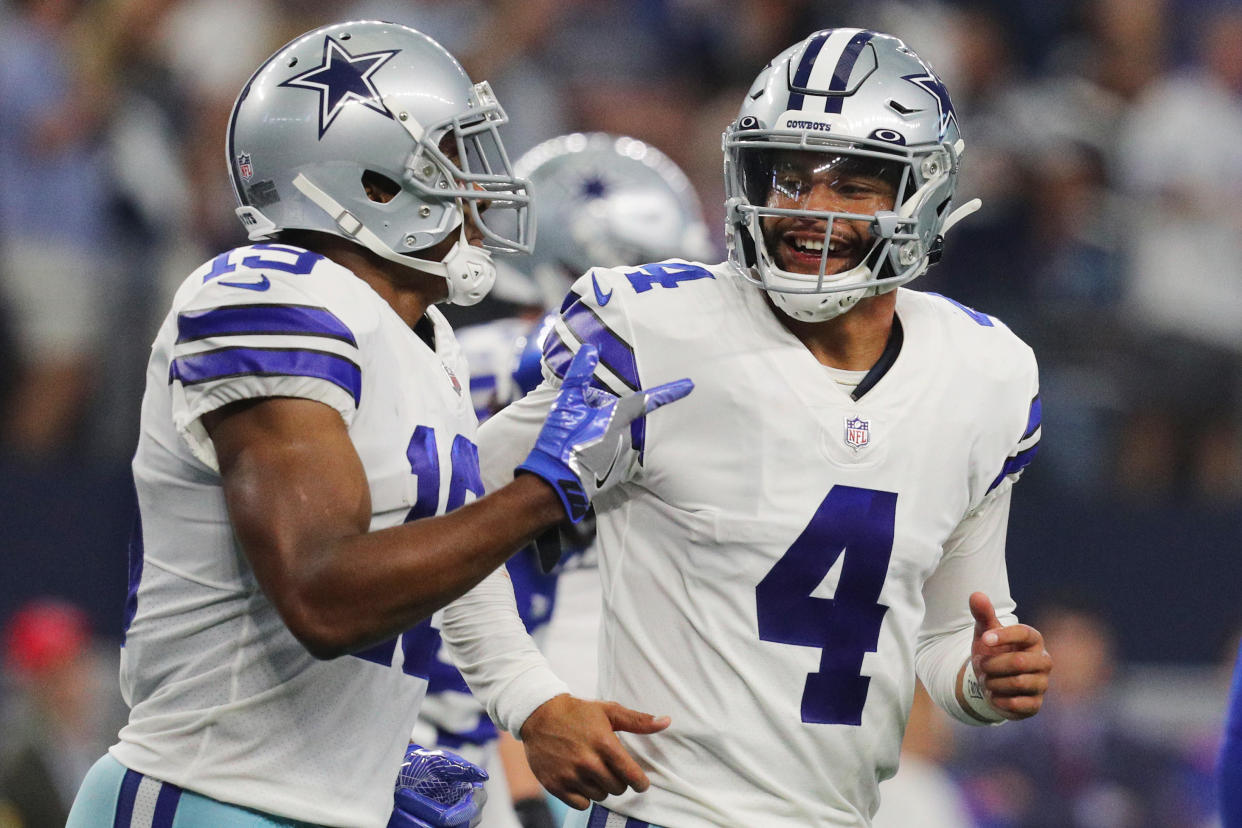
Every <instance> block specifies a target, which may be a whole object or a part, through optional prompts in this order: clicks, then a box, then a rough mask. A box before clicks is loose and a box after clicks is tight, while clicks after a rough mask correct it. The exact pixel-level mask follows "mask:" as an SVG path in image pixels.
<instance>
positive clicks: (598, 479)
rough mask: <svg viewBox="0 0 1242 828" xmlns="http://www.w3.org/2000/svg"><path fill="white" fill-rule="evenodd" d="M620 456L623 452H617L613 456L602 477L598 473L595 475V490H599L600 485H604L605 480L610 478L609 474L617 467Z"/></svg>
mask: <svg viewBox="0 0 1242 828" xmlns="http://www.w3.org/2000/svg"><path fill="white" fill-rule="evenodd" d="M620 456H621V452H617V453H616V454H614V455H613V456H612V462H611V463H609V464H608V469H607V470H606V471H605V472H604V476H603V477H600V476H599V475H598V474H597V475H595V490H596V491H599V489H600V487H602V486H603V485H604V482H605V481H606V480H608V475H610V474H612V470H613V469H614V468H616V466H617V458H618V457H620Z"/></svg>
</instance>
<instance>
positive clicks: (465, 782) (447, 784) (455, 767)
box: [388, 744, 487, 828]
mask: <svg viewBox="0 0 1242 828" xmlns="http://www.w3.org/2000/svg"><path fill="white" fill-rule="evenodd" d="M485 781H487V771H485V770H483V769H482V768H480V767H479V766H478V765H476V764H474V763H473V762H467V761H466V760H465V759H463V758H461V757H460V756H458V755H457V754H456V753H453V752H452V751H448V750H443V749H437V750H427V749H425V748H421V747H419V746H418V745H415V744H411V745H410V746H409V747H408V748H406V751H405V763H404V764H403V765H402V766H401V772H400V773H399V774H397V789H396V793H395V794H394V797H393V805H394V807H393V812H392V817H391V818H390V819H389V820H388V828H472V826H475V825H478V823H479V820H480V819H482V817H483V803H484V802H486V801H487V792H486V791H485V790H483V783H484V782H485Z"/></svg>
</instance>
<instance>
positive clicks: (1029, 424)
mask: <svg viewBox="0 0 1242 828" xmlns="http://www.w3.org/2000/svg"><path fill="white" fill-rule="evenodd" d="M1043 418H1044V405H1043V403H1041V402H1040V401H1039V395H1038V394H1036V395H1035V397H1034V399H1032V400H1031V413H1030V415H1029V416H1028V417H1027V420H1026V431H1025V432H1023V434H1022V439H1023V440H1025V439H1026V438H1028V437H1030V436H1031V435H1032V434H1034V433H1035V429H1037V428H1039V424H1040V423H1041V422H1043Z"/></svg>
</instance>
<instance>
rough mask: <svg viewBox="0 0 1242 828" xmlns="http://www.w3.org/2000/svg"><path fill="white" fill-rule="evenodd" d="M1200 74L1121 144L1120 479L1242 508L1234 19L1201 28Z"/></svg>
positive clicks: (1147, 102)
mask: <svg viewBox="0 0 1242 828" xmlns="http://www.w3.org/2000/svg"><path fill="white" fill-rule="evenodd" d="M1200 23H1201V25H1202V29H1201V30H1200V31H1201V40H1200V49H1201V51H1200V62H1199V63H1198V65H1196V66H1194V67H1192V68H1191V69H1189V70H1188V71H1185V72H1182V73H1178V74H1176V75H1173V76H1170V77H1167V78H1164V79H1162V80H1161V81H1160V82H1158V83H1157V84H1155V85H1154V86H1153V87H1151V89H1149V90H1148V91H1147V92H1146V94H1144V95H1143V96H1142V98H1141V99H1140V100H1139V101H1138V102H1137V103H1136V105H1135V108H1134V110H1133V111H1132V112H1131V114H1130V118H1129V121H1128V123H1127V124H1126V126H1125V128H1124V129H1122V131H1121V156H1120V166H1119V170H1120V174H1121V176H1122V183H1123V185H1124V186H1125V187H1126V189H1127V190H1128V192H1129V193H1130V194H1131V195H1132V196H1133V202H1132V203H1133V205H1134V221H1133V224H1132V226H1131V228H1130V231H1131V232H1130V238H1129V239H1128V244H1127V247H1128V249H1129V250H1130V251H1131V254H1132V261H1131V271H1130V285H1129V295H1128V311H1129V313H1130V319H1131V322H1132V325H1133V326H1134V338H1135V341H1136V343H1137V345H1136V351H1135V354H1136V356H1137V357H1138V361H1139V362H1140V364H1143V365H1144V371H1143V372H1142V373H1141V374H1138V373H1135V374H1133V375H1132V376H1131V379H1132V386H1131V388H1130V389H1129V391H1130V402H1129V406H1130V408H1131V412H1130V416H1129V420H1128V422H1127V424H1126V430H1125V432H1124V433H1123V435H1122V445H1121V449H1120V452H1119V457H1120V458H1121V460H1122V467H1121V479H1122V483H1123V485H1124V486H1125V487H1126V488H1127V489H1128V490H1130V491H1134V492H1140V493H1144V494H1147V495H1149V496H1164V497H1168V496H1175V495H1176V494H1177V493H1178V492H1189V493H1190V494H1192V495H1194V496H1197V497H1199V498H1203V499H1208V500H1213V501H1217V502H1226V503H1235V504H1236V503H1237V502H1238V501H1239V498H1242V434H1240V433H1239V405H1240V404H1242V397H1240V396H1239V388H1240V380H1242V377H1240V376H1239V369H1240V366H1242V363H1240V361H1239V357H1240V356H1242V325H1239V324H1238V320H1239V319H1242V222H1239V220H1238V213H1237V205H1238V203H1239V201H1240V200H1242V141H1240V140H1239V136H1240V135H1242V9H1240V8H1237V7H1234V8H1226V9H1225V10H1224V11H1219V12H1217V13H1215V14H1214V15H1211V16H1209V17H1208V18H1206V19H1204V20H1201V21H1200Z"/></svg>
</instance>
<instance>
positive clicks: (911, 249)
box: [897, 241, 922, 267]
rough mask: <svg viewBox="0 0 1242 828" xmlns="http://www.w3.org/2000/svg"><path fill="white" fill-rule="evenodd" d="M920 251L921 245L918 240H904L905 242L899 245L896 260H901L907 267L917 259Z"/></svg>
mask: <svg viewBox="0 0 1242 828" xmlns="http://www.w3.org/2000/svg"><path fill="white" fill-rule="evenodd" d="M921 252H922V245H920V244H919V243H918V242H916V241H910V242H906V243H905V244H903V245H902V246H901V249H900V250H899V251H897V261H899V262H901V264H902V266H903V267H909V266H910V265H912V264H914V263H915V262H917V261H918V259H919V254H920V253H921Z"/></svg>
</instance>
